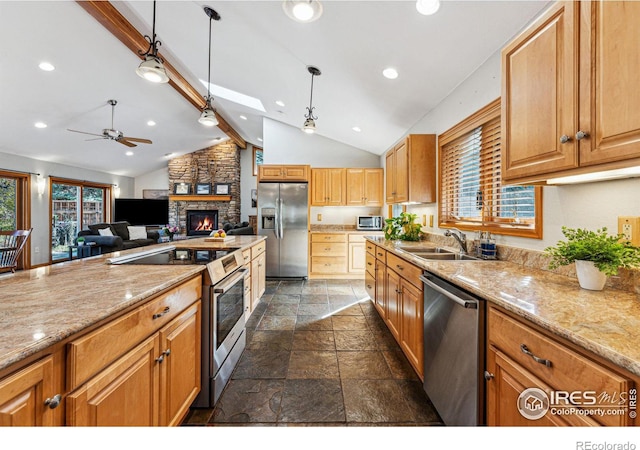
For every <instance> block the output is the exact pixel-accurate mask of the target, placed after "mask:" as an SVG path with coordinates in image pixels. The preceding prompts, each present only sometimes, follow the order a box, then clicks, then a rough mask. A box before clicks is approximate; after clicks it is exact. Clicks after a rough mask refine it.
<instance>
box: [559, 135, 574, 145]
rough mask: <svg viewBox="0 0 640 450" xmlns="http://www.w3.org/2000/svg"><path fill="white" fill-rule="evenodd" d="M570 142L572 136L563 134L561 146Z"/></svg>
mask: <svg viewBox="0 0 640 450" xmlns="http://www.w3.org/2000/svg"><path fill="white" fill-rule="evenodd" d="M569 141H571V137H570V136H567V135H566V134H563V135H562V136H560V143H561V144H566V143H567V142H569Z"/></svg>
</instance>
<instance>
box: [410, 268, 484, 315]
mask: <svg viewBox="0 0 640 450" xmlns="http://www.w3.org/2000/svg"><path fill="white" fill-rule="evenodd" d="M420 279H421V280H422V282H423V283H424V284H426V285H427V286H429V287H430V288H431V289H434V290H435V291H437V292H439V293H441V294H442V295H444V296H445V297H447V298H449V299H451V300H453V301H454V302H456V303H457V304H458V305H460V306H462V307H464V308H467V309H478V302H477V301H475V300H467V299H464V298H461V297H458V296H457V295H455V294H454V293H453V292H449V291H447V290H446V289H444V288H442V287H441V286H439V285H437V284H436V283H434V282H433V281H431V279H430V278H429V275H426V276H425V275H421V276H420Z"/></svg>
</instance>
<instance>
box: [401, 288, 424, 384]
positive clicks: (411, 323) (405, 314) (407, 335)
mask: <svg viewBox="0 0 640 450" xmlns="http://www.w3.org/2000/svg"><path fill="white" fill-rule="evenodd" d="M412 281H413V280H412ZM415 281H417V282H420V279H417V280H415ZM400 295H401V298H402V311H401V315H400V317H401V320H402V322H401V324H400V347H401V348H402V350H403V351H404V354H405V355H406V356H407V359H408V360H409V362H410V363H411V365H412V366H413V367H414V369H416V372H418V375H419V376H420V378H422V377H423V373H424V341H423V335H424V320H423V315H424V312H423V308H424V306H423V305H424V298H423V289H422V287H420V288H418V287H416V286H415V285H414V284H413V283H412V282H409V281H408V280H406V279H404V278H403V279H401V280H400Z"/></svg>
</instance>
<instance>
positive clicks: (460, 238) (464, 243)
mask: <svg viewBox="0 0 640 450" xmlns="http://www.w3.org/2000/svg"><path fill="white" fill-rule="evenodd" d="M453 230H455V231H457V232H458V234H459V236H458V234H456V233H454V232H452V231H451V230H447V231H445V232H444V235H445V236H453V237H454V238H455V239H456V241H458V244H460V248H461V249H462V252H463V253H467V235H466V234H464V233H463V232H462V231H460V230H458V229H457V228H453Z"/></svg>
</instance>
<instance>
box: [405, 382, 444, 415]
mask: <svg viewBox="0 0 640 450" xmlns="http://www.w3.org/2000/svg"><path fill="white" fill-rule="evenodd" d="M397 383H398V386H399V387H400V390H401V391H402V394H403V396H404V399H405V401H406V402H407V405H408V406H409V409H410V410H411V414H412V415H413V421H414V422H416V423H420V424H442V423H443V422H442V419H441V418H440V416H439V415H438V412H437V411H436V408H435V407H434V406H433V403H431V400H429V397H428V396H427V393H426V392H425V391H424V389H423V387H422V382H421V381H420V380H413V381H412V380H399V381H397Z"/></svg>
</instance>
